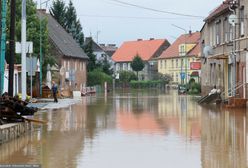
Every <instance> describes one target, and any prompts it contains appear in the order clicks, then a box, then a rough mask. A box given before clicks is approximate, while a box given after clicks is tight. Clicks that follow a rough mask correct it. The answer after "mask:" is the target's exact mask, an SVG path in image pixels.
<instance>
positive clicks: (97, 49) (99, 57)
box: [84, 37, 114, 69]
mask: <svg viewBox="0 0 248 168" xmlns="http://www.w3.org/2000/svg"><path fill="white" fill-rule="evenodd" d="M87 45H91V47H92V50H93V54H94V55H96V63H99V64H102V63H103V61H107V62H108V63H109V64H110V69H113V65H114V64H113V61H112V59H111V56H110V55H108V54H107V52H106V51H105V50H104V49H103V48H102V46H101V45H99V44H97V43H96V42H95V41H94V40H93V39H92V37H86V38H85V42H84V46H87Z"/></svg>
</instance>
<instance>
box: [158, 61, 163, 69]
mask: <svg viewBox="0 0 248 168" xmlns="http://www.w3.org/2000/svg"><path fill="white" fill-rule="evenodd" d="M159 62H160V69H162V68H163V61H162V60H160V61H159Z"/></svg>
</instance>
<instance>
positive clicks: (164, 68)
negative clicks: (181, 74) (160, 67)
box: [164, 60, 166, 69]
mask: <svg viewBox="0 0 248 168" xmlns="http://www.w3.org/2000/svg"><path fill="white" fill-rule="evenodd" d="M164 69H166V60H164Z"/></svg>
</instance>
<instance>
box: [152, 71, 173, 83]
mask: <svg viewBox="0 0 248 168" xmlns="http://www.w3.org/2000/svg"><path fill="white" fill-rule="evenodd" d="M153 79H154V80H161V81H164V82H165V83H167V84H168V83H169V82H170V81H172V77H171V76H170V75H169V74H162V73H157V74H155V75H154V78H153Z"/></svg>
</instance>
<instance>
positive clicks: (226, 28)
mask: <svg viewBox="0 0 248 168" xmlns="http://www.w3.org/2000/svg"><path fill="white" fill-rule="evenodd" d="M229 26H230V24H229V22H228V18H227V17H226V18H225V20H224V22H223V30H224V41H225V42H228V41H229V40H230V33H229Z"/></svg>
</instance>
